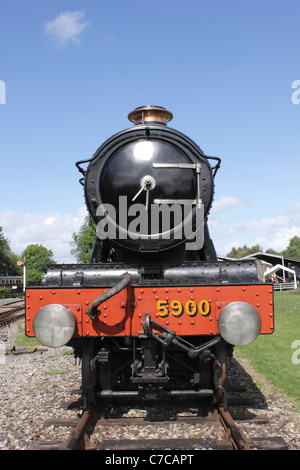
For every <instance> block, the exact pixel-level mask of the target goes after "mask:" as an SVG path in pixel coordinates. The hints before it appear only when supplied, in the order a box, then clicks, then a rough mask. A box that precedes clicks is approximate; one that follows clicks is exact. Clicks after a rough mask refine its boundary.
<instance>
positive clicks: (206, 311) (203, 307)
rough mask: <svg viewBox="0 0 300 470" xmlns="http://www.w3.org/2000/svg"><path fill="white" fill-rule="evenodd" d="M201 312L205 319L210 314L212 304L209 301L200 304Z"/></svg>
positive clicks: (202, 301)
mask: <svg viewBox="0 0 300 470" xmlns="http://www.w3.org/2000/svg"><path fill="white" fill-rule="evenodd" d="M199 312H200V313H201V315H203V316H204V317H206V316H207V315H209V314H210V304H209V302H208V300H201V302H200V303H199Z"/></svg>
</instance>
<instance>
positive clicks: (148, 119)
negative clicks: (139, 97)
mask: <svg viewBox="0 0 300 470" xmlns="http://www.w3.org/2000/svg"><path fill="white" fill-rule="evenodd" d="M128 119H129V121H131V122H133V124H134V125H135V126H136V125H137V124H147V123H148V124H150V123H151V124H160V125H164V126H166V125H167V123H168V122H169V121H171V119H173V114H172V113H170V111H167V110H166V108H163V107H162V106H140V107H139V108H136V109H135V110H134V111H131V113H129V114H128Z"/></svg>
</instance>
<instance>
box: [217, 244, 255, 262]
mask: <svg viewBox="0 0 300 470" xmlns="http://www.w3.org/2000/svg"><path fill="white" fill-rule="evenodd" d="M262 251H263V249H262V247H261V246H259V245H254V246H252V247H251V248H249V247H248V246H247V245H244V246H242V247H239V248H235V247H233V248H232V250H231V251H230V252H229V253H228V254H227V255H226V256H227V257H228V258H235V259H239V258H243V257H244V256H248V255H252V254H253V253H258V252H262Z"/></svg>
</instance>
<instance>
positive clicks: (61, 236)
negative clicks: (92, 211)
mask: <svg viewBox="0 0 300 470" xmlns="http://www.w3.org/2000/svg"><path fill="white" fill-rule="evenodd" d="M86 215H87V211H86V208H85V207H81V208H80V209H79V210H78V211H77V214H66V215H62V214H49V213H47V214H28V213H27V214H24V213H22V212H21V211H3V212H0V226H1V227H3V233H4V236H5V237H6V238H7V239H8V240H9V244H10V247H11V249H12V251H13V252H14V253H17V254H21V253H22V251H23V250H24V249H25V248H26V247H27V246H28V245H31V244H41V245H43V246H45V247H46V248H48V249H50V250H52V251H53V254H54V259H55V260H56V261H57V262H58V263H62V262H65V263H68V262H74V261H75V260H74V258H73V257H72V256H71V253H70V250H71V246H70V243H71V241H72V234H73V233H74V232H78V230H79V229H80V227H81V225H82V224H83V221H84V217H85V216H86Z"/></svg>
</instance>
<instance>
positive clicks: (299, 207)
mask: <svg viewBox="0 0 300 470" xmlns="http://www.w3.org/2000/svg"><path fill="white" fill-rule="evenodd" d="M295 212H300V201H298V202H297V203H296V204H295V205H294V206H293V207H291V208H290V209H288V210H287V214H294V213H295Z"/></svg>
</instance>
